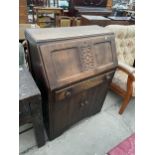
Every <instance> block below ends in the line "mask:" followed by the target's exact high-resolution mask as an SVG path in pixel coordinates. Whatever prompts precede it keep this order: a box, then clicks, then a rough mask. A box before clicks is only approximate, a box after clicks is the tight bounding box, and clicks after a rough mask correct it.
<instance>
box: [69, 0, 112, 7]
mask: <svg viewBox="0 0 155 155" xmlns="http://www.w3.org/2000/svg"><path fill="white" fill-rule="evenodd" d="M70 5H71V6H92V7H110V8H111V7H112V0H71V2H70Z"/></svg>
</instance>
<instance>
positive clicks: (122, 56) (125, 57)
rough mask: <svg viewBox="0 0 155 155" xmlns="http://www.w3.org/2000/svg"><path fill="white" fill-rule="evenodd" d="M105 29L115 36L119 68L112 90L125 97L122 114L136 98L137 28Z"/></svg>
mask: <svg viewBox="0 0 155 155" xmlns="http://www.w3.org/2000/svg"><path fill="white" fill-rule="evenodd" d="M105 29H106V30H110V31H111V32H114V34H115V42H116V52H117V58H118V68H117V71H116V73H115V75H114V77H113V80H112V83H111V89H112V90H113V91H115V92H116V93H117V94H119V95H121V96H122V97H123V102H122V104H121V108H120V110H119V114H122V113H123V112H124V110H125V108H126V107H127V105H128V103H129V101H130V99H131V97H132V96H133V97H134V96H135V82H134V81H135V73H134V72H135V69H134V67H133V65H134V61H135V26H134V25H130V26H123V25H109V26H107V27H105Z"/></svg>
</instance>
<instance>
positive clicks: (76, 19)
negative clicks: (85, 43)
mask: <svg viewBox="0 0 155 155" xmlns="http://www.w3.org/2000/svg"><path fill="white" fill-rule="evenodd" d="M80 25H81V17H74V18H73V24H72V26H80Z"/></svg>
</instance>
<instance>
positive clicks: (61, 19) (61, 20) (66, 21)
mask: <svg viewBox="0 0 155 155" xmlns="http://www.w3.org/2000/svg"><path fill="white" fill-rule="evenodd" d="M72 20H73V18H72V17H68V16H57V17H56V27H70V26H72Z"/></svg>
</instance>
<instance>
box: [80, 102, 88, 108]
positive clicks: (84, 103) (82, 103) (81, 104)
mask: <svg viewBox="0 0 155 155" xmlns="http://www.w3.org/2000/svg"><path fill="white" fill-rule="evenodd" d="M88 103H89V102H88V101H87V100H86V101H84V102H81V103H80V106H81V107H83V106H85V105H88Z"/></svg>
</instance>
